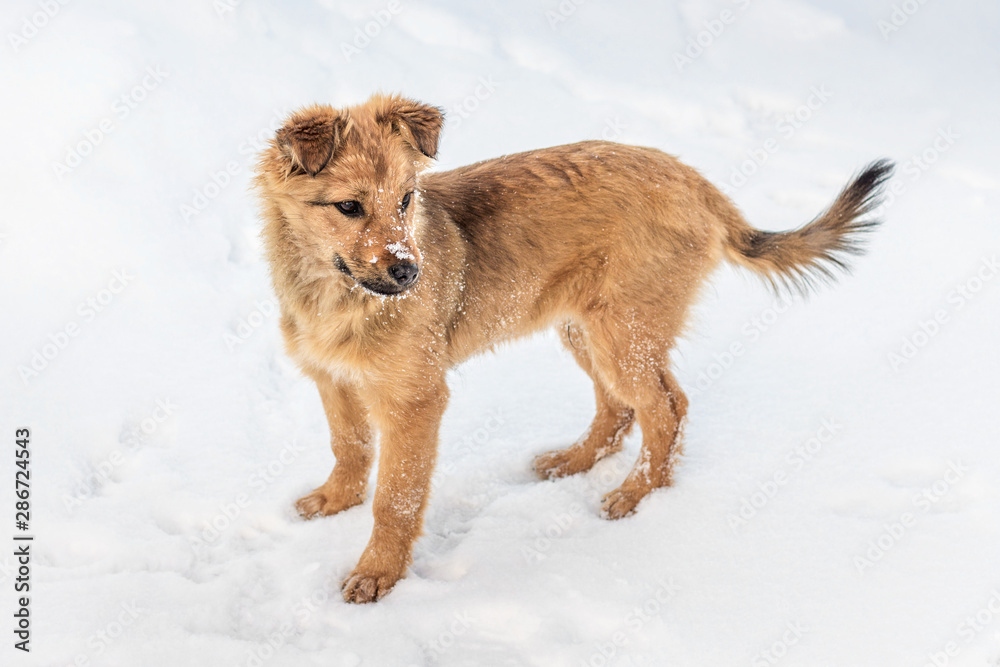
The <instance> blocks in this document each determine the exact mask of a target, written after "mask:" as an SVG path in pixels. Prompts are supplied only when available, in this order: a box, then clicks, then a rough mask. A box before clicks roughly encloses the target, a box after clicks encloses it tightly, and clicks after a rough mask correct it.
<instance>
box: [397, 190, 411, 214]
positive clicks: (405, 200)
mask: <svg viewBox="0 0 1000 667" xmlns="http://www.w3.org/2000/svg"><path fill="white" fill-rule="evenodd" d="M412 196H413V193H412V192H407V193H406V194H405V195H403V201H402V202H400V205H401V206H402V207H403V210H404V211H405V210H406V209H407V207H409V205H410V199H411V198H412Z"/></svg>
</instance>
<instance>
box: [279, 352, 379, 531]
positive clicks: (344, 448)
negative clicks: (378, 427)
mask: <svg viewBox="0 0 1000 667" xmlns="http://www.w3.org/2000/svg"><path fill="white" fill-rule="evenodd" d="M306 372H307V373H308V375H309V376H310V377H312V379H313V380H315V382H316V387H317V388H318V389H319V395H320V398H321V399H322V401H323V410H324V412H326V418H327V421H328V422H329V424H330V446H331V448H332V449H333V455H334V456H335V457H337V463H336V465H335V466H334V468H333V472H331V473H330V477H329V479H327V480H326V482H324V483H323V485H322V486H320V487H319V488H317V489H316V490H314V491H313V492H312V493H309V494H308V495H306V496H303V497H302V498H300V499H299V500H298V502H296V503H295V508H296V509H297V510H298V512H299V514H301V515H302V516H303V517H305V518H306V519H311V518H313V517H316V516H329V515H331V514H336V513H337V512H341V511H343V510H345V509H347V508H349V507H354V506H355V505H358V504H360V503H362V502H364V500H365V495H366V493H367V488H368V473H369V472H370V471H371V468H372V461H373V460H374V447H373V435H372V429H371V426H369V424H368V418H367V414H366V412H367V411H366V410H365V407H364V405H363V404H362V403H361V400H360V399H359V397H358V396H357V393H356V392H355V391H354V389H353V388H351V387H349V386H347V385H345V384H342V383H337V382H334V380H333V378H331V377H330V374H329V373H326V372H325V371H320V370H312V371H310V370H307V371H306Z"/></svg>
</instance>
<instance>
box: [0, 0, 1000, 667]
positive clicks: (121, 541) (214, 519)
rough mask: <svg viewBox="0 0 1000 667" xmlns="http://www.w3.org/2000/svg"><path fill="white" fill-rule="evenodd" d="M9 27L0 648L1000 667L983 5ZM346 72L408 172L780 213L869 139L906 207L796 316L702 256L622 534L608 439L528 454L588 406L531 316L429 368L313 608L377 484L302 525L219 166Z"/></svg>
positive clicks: (245, 221)
mask: <svg viewBox="0 0 1000 667" xmlns="http://www.w3.org/2000/svg"><path fill="white" fill-rule="evenodd" d="M46 12H49V14H52V15H51V16H50V15H49V14H46ZM39 17H41V18H39ZM879 22H883V23H882V25H881V29H880V23H879ZM893 22H894V23H893ZM39 25H40V27H36V26H39ZM887 25H888V26H890V27H891V28H892V30H891V31H888V29H887V28H886V26H887ZM2 27H3V31H2V32H3V35H4V44H3V49H4V54H3V57H2V59H0V89H2V90H3V91H4V100H5V103H4V104H3V105H2V107H0V118H2V121H3V122H2V124H0V127H2V130H0V132H2V142H0V146H2V147H3V156H2V158H0V170H2V172H0V179H2V180H0V182H2V184H3V186H2V188H3V190H2V192H3V199H2V203H3V209H4V215H3V216H2V218H0V312H2V313H3V317H2V318H0V342H2V346H0V347H2V350H3V355H4V368H3V373H2V374H0V405H2V406H3V409H2V411H0V436H2V437H0V443H2V444H0V480H2V482H0V488H2V489H3V493H2V494H0V497H2V499H3V500H2V502H3V510H2V511H0V515H2V516H4V517H8V520H9V521H11V524H7V525H9V526H10V527H9V529H3V530H0V539H2V540H4V541H6V540H8V539H9V537H10V534H12V533H13V532H14V528H13V525H12V522H13V511H14V510H13V503H14V496H13V492H12V489H13V484H12V481H13V472H14V467H13V450H14V442H13V440H14V431H15V429H16V428H19V427H25V426H26V427H30V428H31V429H32V433H33V439H32V447H33V449H32V452H33V453H32V457H33V458H32V465H33V468H32V485H33V487H32V488H33V495H32V530H33V532H34V534H35V535H36V541H35V543H34V545H33V550H34V560H33V570H32V577H33V579H32V591H31V610H32V613H33V616H32V621H33V623H32V628H33V635H32V652H31V653H30V655H25V654H23V653H22V652H20V651H15V650H14V649H13V646H12V645H13V640H14V638H13V635H12V632H11V630H12V628H13V620H12V616H11V614H12V613H13V609H14V591H13V583H14V581H13V580H14V578H15V577H16V573H15V571H14V569H13V566H14V561H13V556H12V552H13V547H12V546H9V545H12V544H13V543H12V542H6V544H7V545H8V546H4V547H3V548H2V549H0V554H3V555H0V591H2V593H0V609H2V612H3V613H2V616H3V618H5V619H7V620H6V621H5V624H4V625H3V636H4V637H5V639H4V645H3V646H2V648H0V655H2V657H0V663H2V664H3V665H40V666H46V667H48V666H60V667H63V666H66V665H122V666H125V665H127V666H130V667H131V666H134V665H143V666H144V667H145V666H158V665H163V666H170V667H176V666H178V665H234V666H235V665H269V666H271V665H273V666H282V665H289V666H290V665H294V666H296V667H299V666H302V665H325V666H330V665H362V664H363V665H471V664H481V665H544V666H546V667H548V666H558V665H567V666H569V665H572V666H574V667H576V666H580V665H592V666H594V667H599V666H601V665H668V664H669V665H678V666H680V665H691V666H703V665H755V666H756V665H789V666H791V665H879V666H885V665H914V666H922V665H931V664H937V665H944V664H947V665H981V666H990V665H998V664H1000V618H998V616H1000V569H998V566H997V564H998V563H1000V485H998V484H997V480H998V479H1000V443H998V436H1000V427H998V422H997V417H996V414H997V412H996V410H997V404H998V399H1000V385H998V383H997V377H1000V355H998V354H997V352H996V350H997V348H996V344H997V335H998V334H997V332H998V331H1000V307H998V306H1000V278H998V277H997V270H998V266H997V256H998V254H1000V226H998V220H997V212H998V208H997V203H998V194H1000V193H998V190H1000V169H998V167H997V161H996V160H997V157H996V154H997V149H998V147H1000V146H998V137H1000V131H998V129H997V117H998V114H1000V89H998V78H997V72H998V71H1000V70H998V66H1000V45H998V43H997V40H996V36H997V34H998V30H1000V6H998V5H997V3H995V2H988V1H986V0H982V1H973V0H956V1H954V2H947V3H946V2H918V1H916V0H912V1H911V0H906V1H905V2H904V1H901V0H876V1H875V2H862V0H841V1H840V2H836V3H834V2H829V1H827V0H753V1H752V2H750V0H734V1H732V2H730V1H729V0H725V1H721V2H705V3H702V2H692V1H682V2H678V3H664V2H652V1H651V0H647V1H645V2H636V3H612V2H608V1H600V0H588V1H586V2H582V1H581V0H573V1H572V2H570V1H569V0H567V1H564V2H561V3H560V2H558V1H557V0H552V1H551V2H548V3H546V2H541V3H537V2H528V1H527V0H514V1H512V2H505V3H460V2H457V1H455V0H451V1H449V2H434V3H432V2H424V1H420V0H392V1H391V2H383V1H382V0H374V1H370V2H369V1H365V2H355V3H347V2H342V1H340V0H320V1H319V2H307V3H277V2H264V1H258V0H242V1H241V0H214V1H213V2H209V1H208V0H205V1H202V2H193V1H186V0H185V1H181V2H174V3H126V2H122V1H121V0H94V1H93V2H73V3H67V4H65V5H62V4H59V3H57V2H55V0H53V1H51V2H49V1H39V0H11V1H10V2H7V3H6V4H5V9H4V13H3V18H2ZM366 31H367V34H366ZM883 32H885V35H883ZM12 35H13V36H14V37H12ZM706 45H707V46H706ZM685 51H688V53H689V54H690V55H689V56H685V57H689V58H690V61H689V62H688V61H684V60H683V59H681V60H678V58H677V54H683V53H684V52H685ZM678 63H680V65H678ZM375 90H383V91H400V92H403V93H405V94H408V95H410V96H413V97H415V98H417V99H420V100H424V101H426V102H430V103H434V104H437V105H440V106H441V107H443V108H444V109H446V110H447V112H448V122H447V125H446V127H445V131H444V134H443V136H442V141H441V149H440V163H439V167H438V168H450V167H454V166H458V165H461V164H465V163H469V162H472V161H475V160H479V159H484V158H489V157H493V156H496V155H501V154H504V153H511V152H514V151H518V150H524V149H529V148H537V147H542V146H548V145H555V144H559V143H565V142H570V141H577V140H581V139H593V138H604V139H610V140H617V141H622V142H627V143H634V144H641V145H650V146H656V147H660V148H662V149H664V150H667V151H668V152H671V153H674V154H677V155H679V156H680V157H681V158H682V159H683V160H684V161H685V162H687V163H689V164H691V165H693V166H695V167H697V168H698V169H700V170H701V171H702V172H703V173H704V174H705V175H706V176H708V177H709V178H711V179H712V180H713V181H714V182H716V183H718V184H719V185H720V186H723V187H725V188H726V189H727V191H729V192H730V193H731V194H732V196H733V197H734V198H735V200H736V201H737V203H738V204H739V205H740V206H741V208H742V209H743V210H744V211H745V212H746V214H747V216H748V218H749V219H750V220H751V221H752V222H754V223H755V224H757V225H758V226H760V227H762V228H766V229H772V230H777V229H787V228H790V227H793V226H796V225H799V224H801V223H803V222H805V221H807V220H809V219H811V218H812V217H813V216H814V215H816V214H817V213H819V212H820V210H822V208H823V207H824V206H825V205H826V204H827V203H829V202H830V201H831V200H832V198H833V196H834V195H835V193H836V191H837V190H838V188H839V187H840V186H841V185H842V184H843V183H844V182H846V180H847V178H848V177H849V175H850V174H851V173H852V172H853V171H855V170H856V169H858V168H859V167H860V166H861V165H863V164H864V163H866V162H867V161H869V160H872V159H875V158H878V157H881V156H888V157H892V158H894V159H896V160H898V162H899V170H898V172H897V176H896V178H895V181H894V182H895V183H896V184H897V186H896V187H897V188H899V190H898V192H897V194H896V195H895V196H894V197H893V198H892V200H891V201H890V203H889V204H887V205H886V207H885V209H884V217H885V220H886V223H885V225H884V226H883V228H882V229H880V230H879V231H878V232H877V233H875V234H874V235H873V236H872V237H871V245H870V253H869V254H868V255H867V256H865V257H863V258H860V259H859V260H858V261H857V262H856V263H855V271H854V274H853V275H852V276H850V277H845V278H844V279H843V280H842V281H841V282H840V284H839V285H837V286H836V287H835V288H825V289H823V290H821V291H820V293H819V294H817V295H816V296H814V297H812V298H810V299H809V300H806V301H803V300H800V299H794V300H791V301H790V302H789V303H788V304H787V305H786V304H785V303H784V302H782V301H779V300H776V299H775V297H773V296H771V295H769V294H768V292H767V291H766V289H764V287H763V286H762V285H760V284H759V283H758V282H757V281H756V280H755V279H753V278H752V277H749V276H746V275H744V274H742V273H740V272H738V271H736V270H732V269H724V270H722V271H720V272H719V273H718V275H717V276H716V277H715V279H714V280H713V282H712V285H711V287H710V288H709V289H707V290H706V291H705V296H704V299H703V301H702V302H701V303H700V305H699V307H698V309H697V316H696V318H695V321H694V322H693V324H692V327H691V333H690V335H689V336H688V337H687V338H686V339H685V341H684V342H683V344H682V345H681V346H680V348H679V349H678V352H677V354H676V368H677V375H678V378H679V379H680V381H681V383H682V384H683V385H684V386H685V387H686V389H687V390H688V394H689V397H690V399H691V409H690V415H689V422H688V425H687V430H686V443H685V449H684V456H683V458H682V459H681V464H680V466H679V467H678V469H677V471H676V474H675V477H676V484H675V486H674V487H673V488H670V489H666V490H662V491H659V492H657V493H654V494H653V495H652V496H650V497H649V498H648V499H647V500H646V501H644V502H643V503H642V504H641V505H640V507H639V511H638V513H637V514H636V515H634V516H632V517H630V518H627V519H624V520H622V521H618V522H608V521H604V520H602V519H600V518H599V516H598V513H599V509H600V497H601V495H602V494H603V493H606V492H607V491H610V490H612V489H613V488H615V487H616V486H617V485H618V484H619V483H620V482H621V480H622V479H624V477H625V474H626V473H627V471H628V470H629V469H630V468H631V466H632V464H633V462H634V460H635V458H636V456H637V454H638V447H639V438H640V437H641V436H640V435H639V434H638V433H635V434H632V435H631V436H630V437H629V438H628V439H627V441H626V447H625V451H624V452H622V453H620V454H616V455H614V456H611V457H610V458H609V459H607V460H605V461H603V462H601V463H600V464H599V465H598V466H597V467H596V468H595V469H594V470H593V471H591V472H590V473H588V474H585V475H580V476H577V477H573V478H570V479H565V480H560V481H556V482H540V481H537V480H536V479H535V478H534V475H533V474H532V472H531V470H530V462H531V460H532V458H533V457H534V456H535V455H536V454H538V453H540V452H542V451H545V450H548V449H551V448H554V447H558V446H564V445H567V444H569V443H571V442H572V441H573V440H574V439H575V438H576V437H577V436H578V435H579V434H580V433H582V432H583V431H584V430H585V429H586V428H587V426H588V424H589V420H590V418H591V412H592V409H593V399H592V393H591V388H590V385H589V381H588V380H587V378H586V376H585V375H584V374H583V373H582V372H581V371H580V370H578V369H577V368H576V366H575V364H574V362H573V360H572V358H571V357H570V356H569V355H568V354H567V353H565V352H563V351H562V350H561V349H560V347H559V345H558V343H557V341H556V339H555V337H554V336H552V335H543V336H539V337H537V338H534V339H532V340H529V341H526V342H521V343H517V344H512V345H509V346H505V347H504V348H502V349H501V350H500V351H499V352H498V353H497V354H495V355H492V356H486V357H482V358H479V359H476V360H474V361H472V362H470V363H469V364H467V365H465V366H464V367H462V368H461V369H460V370H458V371H457V372H455V373H454V374H453V375H452V378H451V385H452V401H451V405H450V407H449V410H448V412H447V414H446V416H445V419H444V424H443V429H442V442H441V450H440V451H441V456H440V462H439V466H438V470H437V473H436V475H435V478H434V493H433V497H432V500H431V505H430V509H429V511H428V513H427V520H426V534H425V535H424V537H423V538H422V539H421V540H420V541H419V542H418V544H417V546H416V550H415V553H414V563H413V566H412V568H411V570H410V573H409V576H408V577H407V578H406V579H405V580H403V581H401V582H400V583H399V584H398V585H397V587H396V589H395V590H394V591H393V592H392V593H391V594H390V595H389V596H388V597H387V598H385V599H384V600H383V601H381V602H379V603H378V604H376V605H367V606H353V605H347V604H345V603H343V602H342V601H341V600H340V597H339V592H338V591H337V586H338V584H339V582H340V580H341V579H342V578H343V577H344V576H345V575H346V574H347V573H348V572H350V570H351V569H352V568H353V566H354V565H355V563H356V561H357V558H358V557H359V555H360V554H361V551H362V549H363V548H364V545H365V543H366V542H367V540H368V535H369V531H370V528H371V524H372V518H371V500H370V498H369V501H368V502H367V503H366V504H365V505H363V506H361V507H358V508H354V509H351V510H349V511H347V512H345V513H344V514H342V515H339V516H335V517H331V518H326V519H322V520H315V521H311V522H305V521H302V520H300V519H298V518H297V517H296V516H295V515H294V512H293V508H292V504H293V502H294V500H295V499H296V498H298V497H299V496H301V495H303V494H304V493H306V492H307V491H309V490H311V489H312V488H313V487H315V486H316V485H318V484H319V483H321V482H322V481H323V480H324V479H325V478H326V475H327V474H328V472H329V469H330V468H331V466H332V464H333V458H332V454H331V453H330V450H329V448H328V446H327V444H326V443H327V433H326V423H325V420H324V417H323V412H322V409H321V406H320V403H319V399H318V396H317V394H316V391H315V388H314V387H313V386H311V383H310V382H309V381H307V380H306V379H304V378H303V377H301V376H300V375H299V373H298V372H297V370H296V369H295V367H294V366H293V365H292V364H291V363H290V362H289V360H288V359H287V358H286V356H285V354H284V352H283V350H282V345H281V341H280V335H279V332H278V322H277V317H276V315H277V306H276V300H275V297H274V296H273V294H272V291H271V288H270V285H269V281H268V277H267V267H266V265H265V263H264V261H263V259H262V256H261V248H260V244H259V241H258V236H257V235H258V228H259V221H258V218H257V212H256V208H255V203H254V201H253V199H252V197H251V195H250V193H249V189H248V187H249V179H250V174H251V169H252V165H253V161H254V155H255V153H256V152H257V151H258V150H259V149H260V147H261V146H262V145H263V143H264V142H265V141H266V139H267V138H268V137H269V136H271V134H272V133H273V131H274V129H275V128H276V127H277V126H278V125H279V124H280V122H281V118H282V117H283V116H284V114H286V113H287V112H289V111H290V110H292V109H293V108H295V107H297V106H300V105H304V104H307V103H312V102H317V101H318V102H330V103H333V104H349V103H355V102H358V101H361V100H363V99H365V98H366V97H367V96H368V95H369V94H370V93H372V92H374V91H375ZM741 169H742V171H740V170H741ZM891 354H896V355H899V358H900V359H902V361H899V362H895V363H894V362H893V360H892V359H893V358H891V357H890V355H891ZM908 354H909V355H910V356H911V357H912V358H907V355H908ZM46 357H48V358H46ZM33 361H34V363H35V364H36V366H37V367H38V369H39V370H38V371H37V375H30V376H29V377H27V378H26V379H24V380H23V379H22V372H23V369H24V368H31V365H32V363H33ZM894 366H896V367H895V368H894ZM19 369H20V370H19ZM741 509H742V511H743V513H744V515H745V517H746V518H745V519H744V521H743V523H742V524H739V522H737V521H735V520H734V517H739V515H740V512H741ZM737 524H739V525H737ZM880 544H881V546H880ZM873 545H874V546H873ZM868 558H871V560H872V563H871V564H870V565H865V564H864V563H863V562H862V561H861V560H859V559H868Z"/></svg>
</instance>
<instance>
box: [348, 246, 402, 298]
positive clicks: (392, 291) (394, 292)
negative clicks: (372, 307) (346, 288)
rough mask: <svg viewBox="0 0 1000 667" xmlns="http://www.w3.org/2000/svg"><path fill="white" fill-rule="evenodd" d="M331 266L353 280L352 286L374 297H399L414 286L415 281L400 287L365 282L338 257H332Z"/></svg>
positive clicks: (380, 282)
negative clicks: (354, 285)
mask: <svg viewBox="0 0 1000 667" xmlns="http://www.w3.org/2000/svg"><path fill="white" fill-rule="evenodd" d="M333 265H334V266H335V267H337V270H338V271H340V272H341V273H343V274H344V275H345V276H347V277H348V278H350V279H351V280H353V281H354V284H356V285H357V286H358V287H360V288H362V289H363V290H365V291H366V292H369V293H370V294H374V295H376V296H399V295H400V294H402V293H403V292H406V291H407V290H409V289H410V288H411V287H413V285H415V284H416V281H414V282H413V283H411V284H409V285H406V286H402V285H395V284H392V283H390V282H382V281H378V280H365V279H362V278H358V277H357V276H355V275H354V274H353V273H351V268H350V267H349V266H347V262H345V261H344V258H343V257H341V256H340V255H334V257H333Z"/></svg>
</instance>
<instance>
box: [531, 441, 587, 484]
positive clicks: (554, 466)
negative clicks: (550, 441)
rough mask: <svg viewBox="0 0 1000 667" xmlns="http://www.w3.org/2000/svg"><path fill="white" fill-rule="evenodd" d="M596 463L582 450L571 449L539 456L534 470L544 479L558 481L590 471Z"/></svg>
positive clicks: (556, 450)
mask: <svg viewBox="0 0 1000 667" xmlns="http://www.w3.org/2000/svg"><path fill="white" fill-rule="evenodd" d="M594 463H595V461H593V460H591V458H590V457H588V456H586V455H584V453H583V452H582V451H581V450H580V448H578V447H569V448H567V449H555V450H552V451H551V452H545V453H544V454H539V455H538V456H537V457H535V462H534V468H535V472H536V473H537V474H538V476H539V477H541V478H542V479H556V478H557V477H568V476H570V475H575V474H577V473H581V472H584V471H586V470H590V468H591V467H593V465H594Z"/></svg>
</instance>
